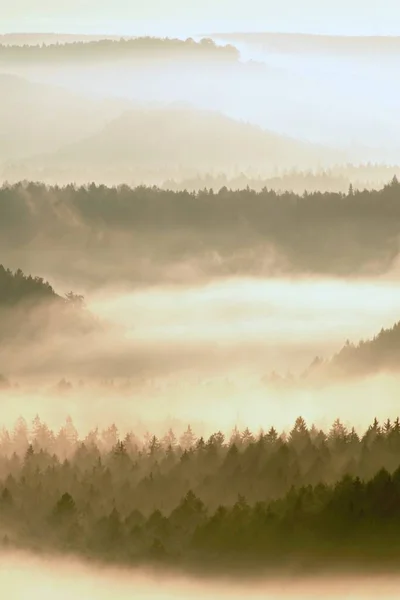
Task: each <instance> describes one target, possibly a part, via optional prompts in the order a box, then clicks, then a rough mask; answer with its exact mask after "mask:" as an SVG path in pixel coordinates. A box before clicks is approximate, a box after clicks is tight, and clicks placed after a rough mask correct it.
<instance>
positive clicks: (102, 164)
mask: <svg viewBox="0 0 400 600" xmlns="http://www.w3.org/2000/svg"><path fill="white" fill-rule="evenodd" d="M337 156H338V154H337V153H336V152H334V151H330V150H325V149H324V148H323V147H319V146H314V145H313V144H308V143H305V142H300V141H298V140H295V139H293V138H289V137H286V136H283V135H278V134H275V133H272V132H270V131H266V130H263V129H261V128H260V127H257V126H255V125H250V124H248V123H244V122H239V121H235V120H233V119H231V118H229V117H226V116H224V115H222V114H221V113H218V112H213V111H203V110H195V109H185V108H166V109H149V110H146V109H135V110H131V111H128V112H125V113H124V114H123V115H121V116H119V117H118V118H116V119H114V120H112V121H110V122H109V123H108V124H107V125H106V126H105V127H104V128H103V129H102V131H100V132H99V133H96V134H94V135H93V136H90V137H88V138H87V139H85V140H82V141H79V142H76V143H73V144H70V145H68V146H66V147H64V148H62V149H60V150H58V151H56V152H54V153H52V155H47V156H41V157H37V159H35V161H34V162H33V163H32V164H37V165H38V166H39V165H40V164H44V165H46V167H47V168H50V167H53V168H61V167H62V168H65V169H76V170H77V172H79V170H80V169H82V168H87V169H91V171H89V174H90V175H91V176H92V178H95V177H96V174H97V173H98V170H97V169H100V168H101V169H103V168H108V169H109V168H111V167H112V165H115V166H116V167H118V168H119V169H122V168H123V167H124V166H125V167H126V168H127V169H128V168H130V167H135V168H151V169H161V168H164V169H165V168H170V169H171V171H172V172H174V171H175V170H176V169H177V168H180V169H183V168H187V169H188V168H191V169H196V171H215V170H217V169H222V170H233V169H234V168H241V169H247V168H252V169H257V168H259V169H262V170H264V172H265V170H266V169H270V168H271V167H273V166H276V167H293V166H294V165H297V166H298V167H299V168H302V167H303V168H307V167H310V166H312V165H314V164H318V162H320V161H323V160H324V158H325V160H326V161H327V162H328V161H330V162H334V160H335V158H337ZM73 172H74V171H71V173H73Z"/></svg>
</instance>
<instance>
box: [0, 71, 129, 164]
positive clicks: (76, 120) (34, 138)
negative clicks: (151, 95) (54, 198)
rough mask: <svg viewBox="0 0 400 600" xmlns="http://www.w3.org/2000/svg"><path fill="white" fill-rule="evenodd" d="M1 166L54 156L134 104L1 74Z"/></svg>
mask: <svg viewBox="0 0 400 600" xmlns="http://www.w3.org/2000/svg"><path fill="white" fill-rule="evenodd" d="M0 89H1V94H0V162H1V161H3V162H5V161H14V160H18V159H21V158H23V157H27V156H30V155H32V154H38V153H42V152H54V151H55V150H57V149H58V148H61V147H62V146H63V145H65V144H68V143H71V142H73V141H77V140H79V139H82V138H84V137H85V136H88V135H90V134H93V133H94V132H96V131H97V130H99V129H101V127H103V126H104V125H105V123H106V122H107V121H108V120H109V119H112V118H115V117H116V116H117V115H118V114H120V113H121V111H122V110H124V109H126V107H127V106H132V103H131V102H128V101H119V100H95V99H93V98H86V97H84V96H83V97H82V96H81V95H79V94H74V93H72V92H69V91H67V90H65V89H63V88H61V87H57V86H53V85H47V84H43V83H33V82H31V81H28V80H26V79H24V78H22V77H18V76H15V75H7V74H4V73H3V74H2V73H0Z"/></svg>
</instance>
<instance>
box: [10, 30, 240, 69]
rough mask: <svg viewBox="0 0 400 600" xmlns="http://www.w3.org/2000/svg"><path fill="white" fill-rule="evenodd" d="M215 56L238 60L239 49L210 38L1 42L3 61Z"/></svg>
mask: <svg viewBox="0 0 400 600" xmlns="http://www.w3.org/2000/svg"><path fill="white" fill-rule="evenodd" d="M177 58H180V59H189V60H193V59H206V60H208V59H213V60H217V61H234V62H235V61H237V60H238V59H239V52H238V50H237V49H236V48H235V47H234V46H232V45H230V44H227V45H225V46H220V45H217V44H215V43H214V42H213V41H212V40H211V39H209V38H203V39H202V40H200V41H199V42H195V41H194V40H193V39H192V38H188V39H187V40H180V39H172V38H155V37H139V38H133V39H132V38H129V39H125V38H121V39H118V40H115V39H102V40H95V41H87V40H85V41H75V42H72V43H62V44H59V43H53V44H47V45H46V44H43V45H35V46H33V45H28V44H26V45H23V46H22V45H17V44H16V45H8V44H3V45H0V64H1V63H3V64H8V65H10V64H21V63H22V64H24V63H27V62H29V63H30V64H32V63H41V64H43V63H44V64H48V63H51V64H54V63H59V62H62V63H65V62H67V63H68V62H73V63H75V62H76V63H79V64H81V63H82V61H84V62H92V61H99V60H102V61H104V60H111V61H115V60H151V61H153V60H154V59H156V60H157V61H159V60H162V61H168V60H170V59H173V60H176V59H177Z"/></svg>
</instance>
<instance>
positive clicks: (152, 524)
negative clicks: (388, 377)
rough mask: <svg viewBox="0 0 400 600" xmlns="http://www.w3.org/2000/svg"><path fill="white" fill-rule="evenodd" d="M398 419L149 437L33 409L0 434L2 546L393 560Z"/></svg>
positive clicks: (330, 563)
mask: <svg viewBox="0 0 400 600" xmlns="http://www.w3.org/2000/svg"><path fill="white" fill-rule="evenodd" d="M399 457H400V421H399V419H398V418H397V419H395V420H394V421H393V422H391V421H390V420H389V419H388V420H387V421H386V422H385V423H383V424H380V423H378V421H377V420H376V419H375V420H374V422H373V423H372V424H371V425H370V426H369V427H368V429H367V430H366V431H365V432H364V433H362V434H358V433H357V432H356V431H355V429H354V428H351V429H349V428H347V427H346V426H345V425H344V424H343V423H341V421H340V420H339V419H337V420H336V421H335V422H334V423H333V425H332V427H331V428H330V430H329V431H327V432H324V431H322V430H320V429H318V428H316V427H315V426H311V427H308V426H307V424H306V422H305V421H304V419H302V418H301V417H299V418H298V419H296V422H295V423H294V426H293V428H292V429H291V431H288V432H287V433H285V432H282V433H278V432H277V431H276V429H275V428H274V427H271V428H270V429H268V430H266V431H263V430H261V431H259V432H258V433H256V434H255V433H252V432H251V431H249V429H245V430H244V431H239V430H238V429H237V428H235V429H234V431H233V432H232V433H231V435H230V436H228V437H227V438H225V436H224V435H223V433H221V432H220V431H219V432H216V433H214V434H213V435H211V436H210V437H209V439H203V438H202V437H200V438H197V437H196V435H195V432H194V431H193V430H192V428H191V427H190V426H188V427H187V429H186V431H184V432H183V433H182V435H180V436H177V435H175V433H174V432H173V431H172V430H170V431H168V432H167V434H166V435H165V436H164V437H163V438H161V439H158V438H157V437H156V436H152V435H150V434H147V435H146V436H145V439H140V437H136V436H135V433H134V432H129V433H127V434H126V435H124V436H120V434H119V431H118V429H117V427H116V426H115V425H111V426H110V427H109V428H107V429H105V430H104V431H99V430H98V429H94V430H92V431H90V432H89V433H88V434H87V435H86V437H84V438H79V436H78V432H77V430H76V428H75V426H74V424H73V422H72V419H71V418H67V420H66V423H65V425H64V426H63V427H62V428H61V429H60V430H59V431H58V432H53V431H52V430H51V429H50V428H49V427H48V425H47V424H46V423H45V422H43V421H41V419H40V418H39V416H37V417H36V418H35V419H34V421H33V423H32V424H31V426H28V425H27V423H26V422H25V421H24V419H22V418H20V419H18V421H17V423H16V424H15V427H14V429H13V430H11V431H7V430H6V429H5V428H3V430H2V433H1V438H0V479H1V484H0V490H1V491H0V528H1V529H0V532H1V539H2V544H3V545H4V546H6V547H20V548H21V547H22V548H23V547H27V548H31V549H35V550H39V551H40V550H41V551H49V550H51V551H57V552H69V553H78V554H81V555H83V556H86V557H90V558H94V559H96V560H107V561H112V562H116V563H121V564H130V565H132V564H140V563H142V562H149V561H150V562H151V561H153V560H154V561H156V562H157V563H160V562H161V563H162V564H164V565H165V566H169V567H180V568H182V567H186V568H191V569H196V570H202V569H206V570H211V571H212V570H217V571H220V572H224V571H225V570H230V569H231V568H233V567H234V568H235V569H239V570H240V571H241V570H243V571H246V570H249V571H254V570H262V569H266V568H268V567H270V568H277V567H279V568H281V569H284V568H285V567H287V566H291V565H292V566H293V564H294V565H297V567H298V568H308V569H310V568H312V569H313V570H316V569H319V568H322V569H328V570H329V569H330V568H331V569H335V568H336V567H338V568H342V569H346V568H347V567H349V566H350V565H351V567H352V568H353V569H357V568H360V569H361V568H364V569H365V568H367V569H370V568H371V569H373V568H377V569H379V568H380V567H381V566H382V563H383V562H385V568H386V569H388V570H390V569H392V568H393V569H394V568H395V567H396V564H398V559H399V555H400V545H399V541H398V540H399V535H398V534H399V532H400V512H399V511H400V508H399V506H400V469H399Z"/></svg>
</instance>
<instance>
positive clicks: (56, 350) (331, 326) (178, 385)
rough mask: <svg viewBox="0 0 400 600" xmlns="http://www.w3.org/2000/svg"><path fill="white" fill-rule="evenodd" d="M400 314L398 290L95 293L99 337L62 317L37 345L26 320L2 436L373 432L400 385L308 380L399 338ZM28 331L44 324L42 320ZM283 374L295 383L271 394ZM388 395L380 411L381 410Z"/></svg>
mask: <svg viewBox="0 0 400 600" xmlns="http://www.w3.org/2000/svg"><path fill="white" fill-rule="evenodd" d="M56 289H57V286H56ZM399 300H400V288H399V286H398V285H397V283H395V282H393V281H392V280H391V279H386V280H385V279H382V280H381V281H380V282H379V281H378V282H373V283H372V282H371V281H368V280H367V281H363V280H360V281H341V280H322V279H317V278H316V279H314V280H313V279H303V280H302V279H277V280H270V281H259V280H249V279H248V280H244V279H240V280H228V281H227V282H225V283H222V282H218V283H213V284H208V285H205V286H200V285H197V286H192V287H188V286H186V287H183V288H182V287H175V286H163V287H151V288H141V289H138V290H136V291H131V290H129V288H126V287H125V288H119V289H115V290H110V289H108V290H105V289H103V290H102V291H98V292H95V293H92V294H90V293H89V294H88V295H87V297H86V303H87V310H88V311H89V312H90V314H92V315H93V316H95V317H96V319H97V323H98V324H99V329H95V330H93V331H90V330H89V331H88V332H87V333H86V334H85V335H81V334H79V338H77V337H76V333H75V332H74V331H70V330H69V329H62V330H59V329H57V328H56V327H55V325H56V324H57V319H58V317H57V314H58V313H57V310H58V309H57V310H56V311H55V309H54V308H53V309H50V308H49V309H48V311H49V315H50V316H49V315H48V317H47V324H49V323H53V325H52V328H48V329H45V331H44V333H43V335H42V336H41V337H40V338H38V339H36V340H35V339H32V338H29V337H28V338H26V337H25V338H24V337H22V336H21V334H22V333H23V332H24V331H25V330H26V331H29V328H28V325H29V323H28V322H27V321H26V317H25V321H22V322H23V323H24V325H23V328H22V329H21V331H20V332H19V334H18V336H17V337H16V338H15V340H12V339H10V340H9V341H8V342H7V345H4V347H2V348H1V350H0V364H1V365H2V374H3V375H5V376H7V378H8V379H9V380H10V383H11V384H12V385H11V387H8V388H7V387H6V388H4V389H3V391H2V392H1V396H0V397H1V408H2V422H3V423H7V424H8V425H11V424H12V423H13V422H14V421H15V420H16V419H17V417H18V416H19V415H21V414H23V415H24V416H25V418H30V419H33V417H34V416H35V414H37V413H39V414H40V416H41V417H42V418H44V419H46V420H48V421H49V424H50V425H52V426H54V427H55V428H57V427H59V426H60V425H61V424H62V422H63V420H64V419H65V417H66V416H67V415H68V414H70V415H72V416H73V418H74V421H75V422H76V425H77V426H78V427H80V428H81V431H82V428H83V432H87V430H88V429H90V428H92V427H96V426H102V427H106V426H108V424H109V423H110V422H111V421H114V422H116V423H117V424H118V426H119V427H120V428H122V429H124V428H125V427H126V424H127V423H129V427H130V426H133V425H134V426H135V428H136V429H139V430H141V431H142V432H143V433H144V432H145V431H146V430H151V431H152V432H157V434H162V433H164V432H165V431H166V430H167V429H168V428H169V427H170V426H176V427H178V428H179V429H180V430H182V431H183V429H184V427H185V426H186V425H187V423H188V422H190V423H191V424H192V426H193V427H194V428H195V429H196V430H197V431H199V432H201V433H204V434H205V433H207V434H208V435H210V434H211V433H212V432H213V431H216V430H217V429H221V430H223V431H225V432H229V431H230V430H231V429H232V428H233V427H234V426H235V425H240V426H242V427H243V428H244V427H246V426H249V427H251V428H253V429H254V430H258V429H259V428H260V427H263V428H264V429H268V428H269V427H271V426H272V425H274V426H276V427H279V428H281V429H285V430H288V429H289V428H290V426H291V425H292V423H293V422H294V420H295V419H296V417H297V416H298V414H299V413H301V414H302V416H303V417H304V418H305V419H306V420H307V422H309V423H310V424H311V423H314V422H315V423H316V424H317V425H318V426H320V427H325V428H329V426H330V424H331V423H332V422H333V421H334V419H335V418H337V416H339V415H340V416H341V418H343V420H345V421H346V422H347V423H349V424H351V425H354V426H356V427H358V428H361V429H362V428H363V427H366V426H367V425H368V424H369V423H370V422H371V421H372V419H373V418H374V417H375V416H377V417H378V418H380V419H382V420H383V419H385V418H387V417H388V416H390V417H391V418H395V416H396V410H397V390H398V383H399V374H398V373H396V371H394V372H392V373H390V371H388V372H387V373H384V372H383V373H379V372H374V371H373V370H372V371H371V372H370V373H367V374H366V376H365V377H363V378H355V379H353V380H349V381H348V380H347V379H343V380H342V379H341V378H338V379H337V378H336V379H335V378H330V377H328V378H327V379H326V378H324V379H322V380H321V381H317V382H314V381H313V380H310V381H309V380H307V379H306V380H302V379H301V378H300V379H299V375H301V373H302V372H303V371H304V370H305V369H307V367H308V366H309V365H310V363H311V362H312V360H313V359H314V358H315V356H317V355H318V356H322V357H324V358H325V359H329V358H330V357H331V356H332V355H333V354H334V353H335V352H337V351H338V350H339V349H340V348H341V347H342V346H343V345H344V343H345V341H346V339H350V340H352V341H354V342H357V341H358V340H360V339H369V338H372V337H373V336H374V335H375V334H376V333H378V332H379V331H380V329H381V328H382V327H391V326H392V325H393V323H394V322H395V321H397V319H398V304H399ZM360 307H362V309H361V308H360ZM52 311H55V312H54V315H53V317H51V314H52ZM29 319H30V320H31V321H32V323H35V324H37V323H38V313H37V311H35V310H34V311H33V312H32V313H31V314H30V316H29ZM274 371H278V372H279V373H281V374H282V375H286V373H287V372H289V371H290V372H291V373H292V374H293V376H294V379H293V380H292V381H290V380H289V381H288V382H287V383H286V384H282V383H279V382H275V381H274V380H273V379H272V380H270V379H269V376H270V374H271V373H272V372H274ZM62 380H64V381H65V380H66V381H65V384H64V385H61V386H60V385H58V384H59V382H60V381H62ZM66 384H68V385H66ZM377 395H379V397H380V402H379V406H377V405H376V404H375V403H374V402H371V400H373V399H374V398H375V397H376V396H377ZM361 407H362V412H360V408H361ZM129 427H128V428H129Z"/></svg>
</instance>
